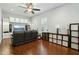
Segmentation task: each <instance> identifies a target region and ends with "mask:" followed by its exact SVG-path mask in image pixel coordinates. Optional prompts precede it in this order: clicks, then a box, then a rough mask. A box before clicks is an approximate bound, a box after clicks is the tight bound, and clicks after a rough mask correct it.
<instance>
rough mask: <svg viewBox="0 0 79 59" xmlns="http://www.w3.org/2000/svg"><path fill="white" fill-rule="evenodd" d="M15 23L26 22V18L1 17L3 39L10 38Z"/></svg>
mask: <svg viewBox="0 0 79 59" xmlns="http://www.w3.org/2000/svg"><path fill="white" fill-rule="evenodd" d="M17 23H19V24H28V19H23V18H14V17H4V18H3V39H4V38H10V35H11V33H12V32H13V25H14V24H17ZM11 29H12V30H11Z"/></svg>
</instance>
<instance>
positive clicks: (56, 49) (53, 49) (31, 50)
mask: <svg viewBox="0 0 79 59" xmlns="http://www.w3.org/2000/svg"><path fill="white" fill-rule="evenodd" d="M0 54H1V55H79V52H78V51H75V50H72V49H70V48H66V47H63V46H60V45H56V44H52V43H49V42H48V41H44V40H36V41H33V42H31V43H27V44H23V45H20V46H16V47H12V46H11V40H10V39H4V40H3V42H2V43H1V45H0Z"/></svg>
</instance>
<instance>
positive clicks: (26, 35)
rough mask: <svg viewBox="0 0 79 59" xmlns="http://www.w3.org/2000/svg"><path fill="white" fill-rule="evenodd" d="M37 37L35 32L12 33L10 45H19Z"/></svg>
mask: <svg viewBox="0 0 79 59" xmlns="http://www.w3.org/2000/svg"><path fill="white" fill-rule="evenodd" d="M37 37H38V32H37V31H34V30H33V31H14V32H13V35H12V45H13V46H16V45H20V44H24V43H28V42H31V41H34V40H36V39H37Z"/></svg>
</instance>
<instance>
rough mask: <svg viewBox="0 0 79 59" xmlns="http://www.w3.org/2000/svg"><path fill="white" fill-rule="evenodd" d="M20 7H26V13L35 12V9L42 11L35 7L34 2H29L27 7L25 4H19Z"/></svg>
mask: <svg viewBox="0 0 79 59" xmlns="http://www.w3.org/2000/svg"><path fill="white" fill-rule="evenodd" d="M19 7H21V8H24V9H25V11H24V13H26V12H28V13H32V14H35V13H34V11H40V9H37V8H33V4H32V3H27V4H26V7H23V6H19Z"/></svg>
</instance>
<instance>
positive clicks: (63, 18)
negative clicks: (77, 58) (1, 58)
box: [0, 3, 79, 55]
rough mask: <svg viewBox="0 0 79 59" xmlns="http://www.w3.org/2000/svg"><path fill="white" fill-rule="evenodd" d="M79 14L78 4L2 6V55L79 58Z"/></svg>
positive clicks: (7, 4)
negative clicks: (72, 56)
mask: <svg viewBox="0 0 79 59" xmlns="http://www.w3.org/2000/svg"><path fill="white" fill-rule="evenodd" d="M45 6H46V7H45ZM29 8H30V9H31V10H30V9H29ZM78 11H79V3H0V15H1V16H0V33H1V34H0V42H1V46H0V54H1V55H73V54H75V55H79V40H78V38H79V33H78V32H79V20H78V19H79V13H78ZM71 30H72V31H71ZM71 37H73V38H71ZM57 49H58V50H57Z"/></svg>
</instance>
